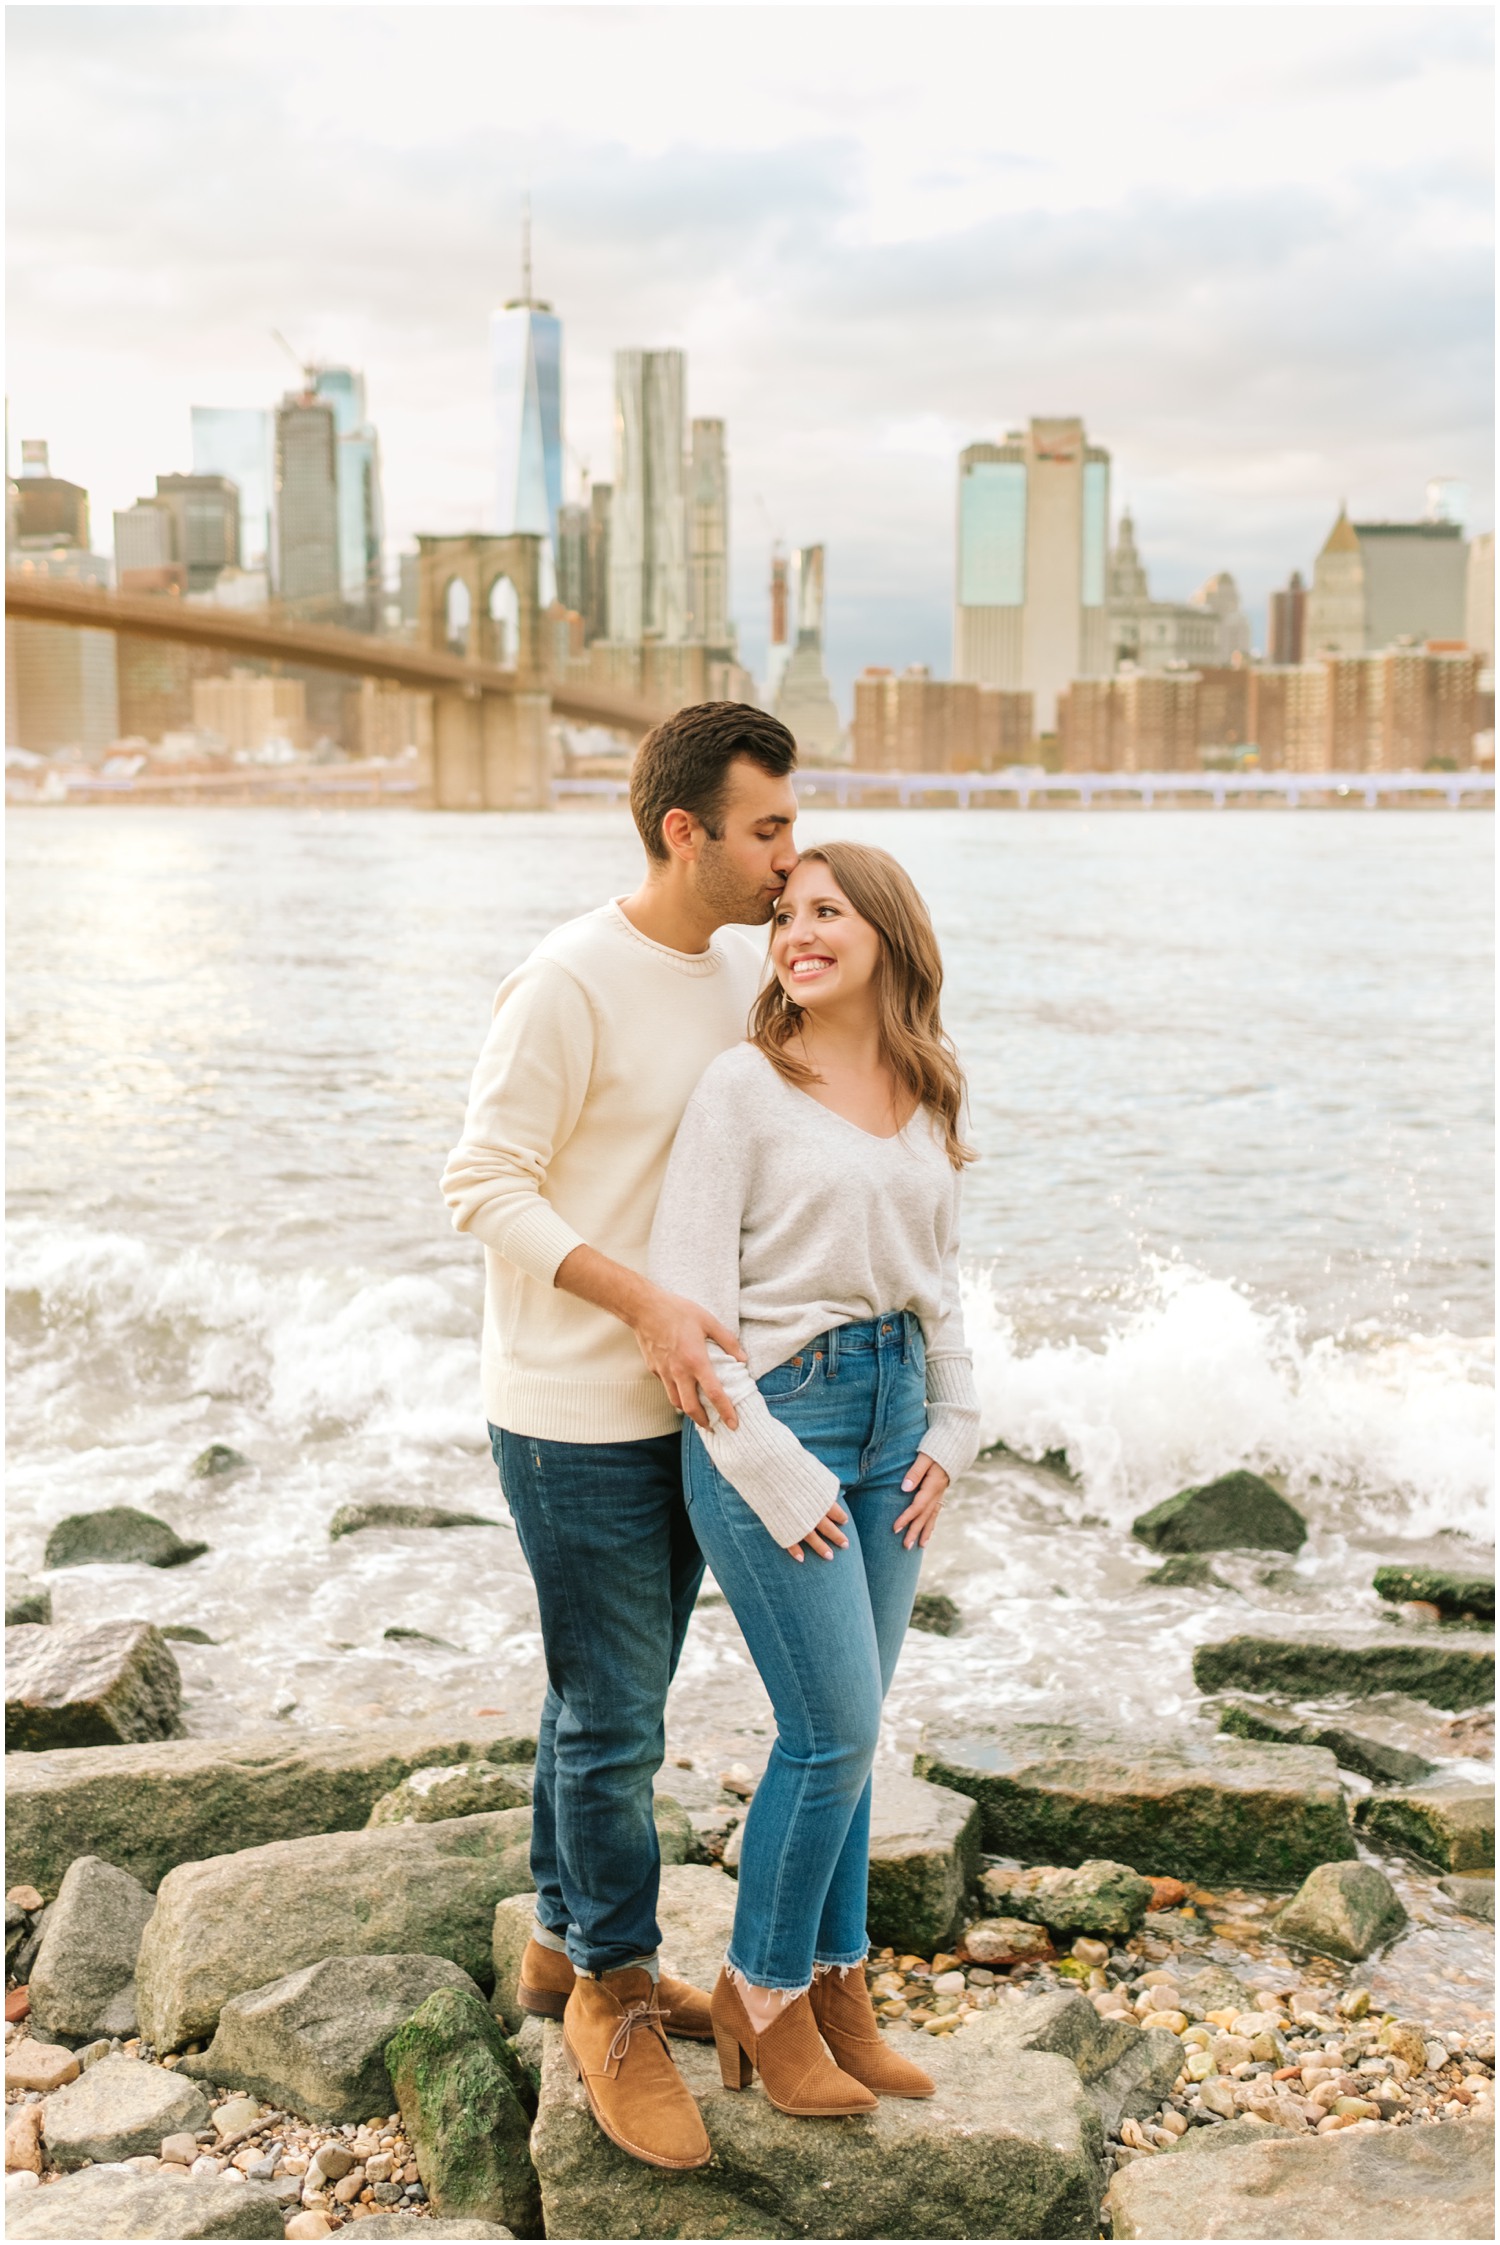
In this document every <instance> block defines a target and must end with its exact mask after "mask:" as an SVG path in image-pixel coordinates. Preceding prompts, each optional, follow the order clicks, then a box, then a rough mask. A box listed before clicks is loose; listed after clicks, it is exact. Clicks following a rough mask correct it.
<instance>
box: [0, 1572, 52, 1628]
mask: <svg viewBox="0 0 1500 2245" xmlns="http://www.w3.org/2000/svg"><path fill="white" fill-rule="evenodd" d="M51 1619H52V1593H51V1591H50V1590H49V1589H48V1588H47V1586H46V1584H45V1583H41V1582H33V1581H32V1580H31V1578H30V1576H29V1575H21V1574H17V1573H16V1572H15V1570H14V1569H13V1568H11V1567H7V1568H6V1570H5V1626H6V1628H7V1629H10V1628H13V1627H14V1626H15V1625H16V1624H17V1623H18V1622H23V1621H34V1622H49V1621H50V1620H51Z"/></svg>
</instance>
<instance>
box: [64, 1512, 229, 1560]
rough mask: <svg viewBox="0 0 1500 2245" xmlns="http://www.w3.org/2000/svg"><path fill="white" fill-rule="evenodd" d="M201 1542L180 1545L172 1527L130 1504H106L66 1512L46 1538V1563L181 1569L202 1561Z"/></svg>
mask: <svg viewBox="0 0 1500 2245" xmlns="http://www.w3.org/2000/svg"><path fill="white" fill-rule="evenodd" d="M207 1549H208V1545H207V1544H206V1543H185V1542H184V1541H183V1539H182V1537H181V1536H179V1535H178V1533H177V1530H176V1529H175V1528H169V1527H168V1526H167V1523H166V1522H165V1520H158V1519H157V1518H156V1517H155V1515H154V1514H153V1513H150V1512H137V1511H136V1509H135V1507H134V1505H129V1504H112V1505H106V1506H105V1507H104V1510H103V1511H102V1512H71V1513H69V1515H68V1517H67V1519H66V1520H59V1522H58V1523H57V1526H56V1527H55V1528H54V1529H53V1531H52V1533H51V1535H50V1536H49V1537H48V1538H47V1556H46V1560H45V1562H44V1564H45V1565H46V1566H48V1567H92V1566H96V1565H100V1564H103V1565H113V1566H121V1565H130V1564H134V1565H137V1566H143V1567H183V1566H186V1564H187V1562H188V1561H189V1560H190V1559H201V1558H202V1556H203V1554H204V1552H205V1551H207Z"/></svg>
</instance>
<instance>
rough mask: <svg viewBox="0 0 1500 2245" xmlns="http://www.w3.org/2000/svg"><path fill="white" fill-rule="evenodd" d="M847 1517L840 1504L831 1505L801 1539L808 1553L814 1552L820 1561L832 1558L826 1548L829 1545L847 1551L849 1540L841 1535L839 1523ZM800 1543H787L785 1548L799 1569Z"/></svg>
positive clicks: (800, 1558)
mask: <svg viewBox="0 0 1500 2245" xmlns="http://www.w3.org/2000/svg"><path fill="white" fill-rule="evenodd" d="M848 1517H849V1515H848V1513H847V1512H845V1510H844V1508H843V1506H842V1505H841V1504H831V1505H830V1506H829V1507H828V1510H827V1511H826V1512H825V1513H824V1515H823V1517H822V1519H821V1520H820V1521H819V1522H818V1524H817V1526H816V1527H815V1528H809V1529H808V1531H807V1534H806V1535H805V1536H804V1537H803V1538H802V1543H805V1544H806V1545H807V1548H808V1550H809V1551H815V1552H816V1553H817V1555H818V1557H819V1558H820V1559H831V1558H832V1557H833V1553H832V1552H831V1551H830V1549H829V1548H828V1547H829V1545H830V1544H841V1545H842V1546H843V1548H844V1550H846V1551H847V1550H848V1548H849V1538H848V1537H847V1536H846V1535H844V1534H843V1533H842V1531H841V1527H840V1523H841V1522H842V1521H845V1520H847V1519H848ZM825 1538H826V1541H825ZM802 1543H789V1544H788V1545H787V1546H786V1549H787V1551H788V1552H789V1553H790V1554H791V1556H792V1558H793V1559H795V1560H796V1562H797V1564H798V1566H799V1567H800V1566H801V1564H802Z"/></svg>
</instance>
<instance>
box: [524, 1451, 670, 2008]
mask: <svg viewBox="0 0 1500 2245" xmlns="http://www.w3.org/2000/svg"><path fill="white" fill-rule="evenodd" d="M490 1447H491V1450H492V1451H493V1453H494V1458H495V1464H496V1465H497V1467H498V1468H499V1472H500V1485H501V1487H502V1489H503V1490H504V1492H505V1498H506V1502H507V1503H508V1504H509V1506H510V1513H511V1518H512V1519H513V1520H514V1522H515V1524H516V1535H517V1537H518V1539H519V1541H520V1545H521V1550H522V1552H523V1554H524V1555H525V1559H526V1564H527V1566H528V1567H529V1568H530V1569H531V1579H532V1581H533V1582H534V1583H535V1585H536V1596H537V1605H538V1608H539V1609H540V1613H541V1622H542V1646H543V1650H544V1652H545V1654H546V1659H547V1697H546V1699H545V1701H544V1702H543V1706H542V1720H541V1725H540V1728H539V1730H538V1734H537V1752H536V1784H535V1788H534V1792H533V1799H532V1817H531V1875H532V1878H533V1879H534V1881H535V1882H536V1915H537V1922H538V1924H540V1925H543V1926H545V1927H546V1928H547V1930H548V1932H549V1933H553V1934H555V1935H557V1936H558V1937H559V1938H560V1939H561V1940H562V1941H563V1942H564V1943H565V1945H566V1948H567V1952H568V1955H569V1957H570V1958H571V1959H572V1962H573V1965H574V1967H575V1969H576V1970H577V1971H580V1972H592V1973H596V1974H597V1973H603V1972H614V1971H617V1970H618V1969H619V1968H620V1967H621V1966H622V1965H627V1964H635V1963H638V1962H639V1961H640V1960H641V1959H642V1958H645V1957H650V1956H652V1955H654V1953H655V1951H656V1949H657V1947H658V1945H659V1943H660V1940H661V1930H660V1928H659V1926H658V1925H657V1922H656V1896H657V1886H658V1882H659V1879H660V1876H661V1852H660V1849H659V1848H658V1846H657V1839H656V1822H655V1818H654V1815H653V1802H652V1791H651V1783H652V1779H653V1778H654V1777H655V1775H656V1773H657V1771H658V1770H659V1769H660V1767H661V1761H662V1755H663V1753H664V1751H665V1748H666V1731H665V1709H666V1704H667V1687H668V1686H669V1685H670V1683H671V1681H672V1677H673V1674H674V1673H675V1671H676V1667H677V1662H678V1658H679V1655H680V1654H681V1652H682V1641H683V1639H684V1638H685V1637H686V1635H687V1626H688V1623H689V1621H690V1620H691V1619H692V1613H693V1605H694V1602H695V1601H696V1599H697V1596H698V1589H699V1585H700V1584H701V1583H702V1580H703V1555H702V1553H701V1552H700V1551H699V1549H698V1546H697V1544H696V1543H695V1542H694V1541H693V1531H692V1529H691V1527H690V1526H689V1525H688V1514H687V1506H686V1504H685V1503H684V1501H683V1488H682V1464H681V1456H682V1453H681V1445H680V1443H679V1440H678V1437H677V1436H676V1435H675V1434H663V1435H656V1436H652V1437H649V1438H648V1439H647V1440H645V1441H642V1442H544V1441H542V1440H540V1439H539V1438H537V1437H535V1436H532V1435H529V1434H510V1433H507V1432H505V1431H504V1430H503V1429H501V1428H500V1427H493V1426H492V1427H491V1428H490Z"/></svg>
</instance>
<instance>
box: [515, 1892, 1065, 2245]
mask: <svg viewBox="0 0 1500 2245" xmlns="http://www.w3.org/2000/svg"><path fill="white" fill-rule="evenodd" d="M674 1875H675V1876H676V1877H677V1878H679V1879H683V1878H687V1877H690V1876H693V1875H697V1876H700V1877H703V1878H713V1877H715V1876H716V1874H715V1873H714V1872H712V1871H703V1872H700V1873H697V1874H694V1873H693V1872H691V1871H690V1870H686V1869H685V1870H682V1871H678V1872H677V1873H675V1874H674ZM544 2038H545V2056H544V2059H543V2069H542V2093H541V2102H540V2105H539V2107H538V2111H537V2118H536V2125H535V2127H534V2129H533V2131H532V2138H531V2149H532V2157H533V2159H534V2160H535V2162H536V2169H537V2174H538V2177H539V2179H540V2182H541V2190H542V2206H543V2211H544V2214H545V2218H546V2226H547V2234H548V2235H549V2236H554V2237H589V2238H601V2237H619V2238H682V2237H698V2238H736V2237H738V2238H806V2237H819V2238H845V2237H872V2238H892V2237H896V2238H899V2237H921V2238H961V2237H967V2238H975V2237H1008V2238H1024V2237H1092V2236H1094V2235H1095V2234H1097V2233H1096V2229H1095V2222H1096V2217H1097V2209H1098V2204H1099V2194H1100V2190H1101V2187H1102V2184H1101V2151H1102V2130H1101V2125H1100V2119H1099V2113H1098V2110H1097V2108H1096V2106H1095V2104H1094V2101H1093V2099H1092V2098H1091V2097H1090V2096H1089V2094H1088V2091H1087V2090H1086V2089H1085V2087H1084V2085H1083V2083H1082V2082H1081V2080H1080V2079H1079V2074H1078V2070H1077V2068H1076V2067H1075V2066H1074V2065H1073V2064H1072V2063H1071V2062H1070V2061H1069V2060H1068V2059H1067V2058H1065V2057H1058V2056H1054V2055H1053V2054H1051V2053H1050V2052H1045V2051H1039V2050H1032V2049H1028V2048H1026V2047H1024V2046H1023V2045H1022V2044H1021V2043H1019V2042H1018V2041H1017V2040H1016V2039H1015V2037H1014V2036H1013V2035H1010V2034H1007V2032H1006V2031H1005V2028H1004V2026H1003V2025H1002V2023H1001V2021H1000V2018H999V2016H998V2014H997V2013H995V2012H986V2013H984V2014H982V2015H981V2016H980V2017H979V2018H977V2019H975V2020H972V2021H970V2022H969V2024H968V2025H966V2026H965V2027H963V2028H961V2029H960V2030H959V2031H958V2032H957V2033H956V2034H953V2035H949V2036H940V2037H936V2038H927V2037H922V2038H921V2039H920V2043H919V2045H917V2046H914V2047H916V2048H917V2049H918V2054H919V2055H920V2058H921V2062H922V2064H923V2066H924V2067H925V2068H926V2069H927V2071H928V2072H929V2073H930V2074H931V2075H932V2076H933V2078H934V2080H935V2081H936V2084H937V2094H936V2096H935V2097H932V2098H930V2099H926V2100H910V2099H905V2098H899V2097H886V2098H882V2099H881V2101H880V2104H879V2107H878V2108H877V2110H876V2111H875V2112H873V2113H871V2114H870V2115H869V2116H868V2118H865V2117H860V2118H858V2119H852V2120H794V2119H791V2118H789V2117H788V2116H787V2115H786V2114H784V2113H779V2112H777V2111H776V2109H775V2107H774V2106H772V2105H771V2104H769V2103H768V2102H767V2099H766V2096H765V2093H764V2091H763V2089H762V2088H761V2085H760V2083H759V2082H758V2081H757V2082H756V2083H755V2084H754V2085H753V2086H752V2087H751V2088H750V2089H749V2090H748V2091H746V2092H744V2093H739V2092H732V2091H730V2090H727V2089H725V2087H724V2086H723V2083H722V2081H721V2079H720V2075H719V2066H718V2060H717V2057H716V2056H715V2053H714V2051H713V2048H712V2046H711V2045H709V2046H707V2047H705V2046H703V2045H701V2044H696V2043H674V2045H673V2055H674V2057H675V2058H676V2060H677V2065H678V2071H679V2072H680V2074H681V2075H682V2078H683V2079H684V2081H685V2082H686V2083H687V2085H688V2088H689V2089H690V2090H691V2091H692V2094H693V2096H694V2097H695V2098H696V2099H697V2101H698V2105H699V2109H700V2110H701V2112H702V2115H703V2120H704V2124H705V2126H706V2127H707V2129H708V2134H709V2139H710V2141H711V2143H712V2144H713V2148H714V2158H713V2161H712V2163H711V2165H709V2166H707V2167H704V2168H700V2169H698V2170H697V2171H696V2172H694V2173H691V2174H667V2173H663V2172H662V2171H661V2170H660V2169H657V2168H652V2167H646V2166H643V2165H642V2164H641V2163H640V2162H639V2161H637V2160H633V2159H630V2158H629V2157H627V2155H626V2154H625V2153H624V2152H621V2151H618V2150H617V2149H616V2148H615V2146H614V2145H613V2144H612V2143H610V2142H609V2141H608V2139H607V2138H606V2137H605V2136H604V2135H602V2134H601V2132H600V2130H599V2129H598V2128H597V2127H596V2126H595V2125H594V2121H593V2118H592V2116H591V2114H590V2112H589V2109H588V2105H587V2103H586V2102H585V2099H584V2096H583V2092H582V2090H581V2089H580V2087H579V2085H578V2082H577V2080H576V2078H575V2076H574V2073H573V2068H572V2065H571V2063H570V2062H569V2060H568V2057H567V2054H566V2051H565V2050H564V2048H563V2040H562V2030H561V2028H560V2027H559V2026H557V2025H556V2024H555V2023H551V2022H549V2024H548V2025H547V2026H546V2028H545V2030H544Z"/></svg>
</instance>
